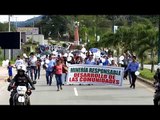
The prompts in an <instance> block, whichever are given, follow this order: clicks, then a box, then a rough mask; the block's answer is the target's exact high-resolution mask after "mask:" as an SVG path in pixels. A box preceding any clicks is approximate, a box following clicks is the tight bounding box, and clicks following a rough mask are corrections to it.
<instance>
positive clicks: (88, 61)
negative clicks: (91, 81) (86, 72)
mask: <svg viewBox="0 0 160 120" xmlns="http://www.w3.org/2000/svg"><path fill="white" fill-rule="evenodd" d="M85 64H89V65H96V62H95V60H94V59H93V55H90V56H89V59H87V60H86V63H85Z"/></svg>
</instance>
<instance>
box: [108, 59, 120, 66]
mask: <svg viewBox="0 0 160 120" xmlns="http://www.w3.org/2000/svg"><path fill="white" fill-rule="evenodd" d="M110 66H115V67H118V65H117V64H116V63H115V60H112V61H111V65H110Z"/></svg>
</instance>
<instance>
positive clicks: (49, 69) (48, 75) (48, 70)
mask: <svg viewBox="0 0 160 120" xmlns="http://www.w3.org/2000/svg"><path fill="white" fill-rule="evenodd" d="M55 64H56V61H55V59H53V56H52V55H50V56H49V63H48V64H47V68H46V80H47V85H50V86H51V84H52V77H53V68H54V66H55Z"/></svg>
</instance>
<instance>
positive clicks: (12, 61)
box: [0, 60, 15, 66]
mask: <svg viewBox="0 0 160 120" xmlns="http://www.w3.org/2000/svg"><path fill="white" fill-rule="evenodd" d="M2 61H3V60H0V66H2ZM14 63H15V61H14V60H11V64H14Z"/></svg>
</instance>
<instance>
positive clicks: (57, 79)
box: [55, 74, 62, 89]
mask: <svg viewBox="0 0 160 120" xmlns="http://www.w3.org/2000/svg"><path fill="white" fill-rule="evenodd" d="M55 77H56V82H57V88H58V89H59V87H61V86H62V74H56V75H55Z"/></svg>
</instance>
